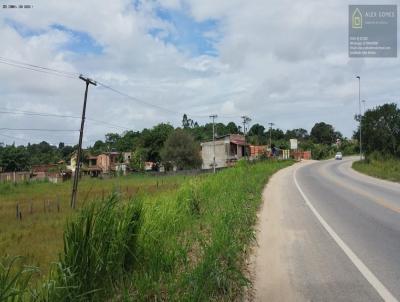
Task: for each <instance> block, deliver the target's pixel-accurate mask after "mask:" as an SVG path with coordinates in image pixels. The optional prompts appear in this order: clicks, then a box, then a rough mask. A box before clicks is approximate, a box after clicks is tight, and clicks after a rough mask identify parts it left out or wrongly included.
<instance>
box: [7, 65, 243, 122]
mask: <svg viewBox="0 0 400 302" xmlns="http://www.w3.org/2000/svg"><path fill="white" fill-rule="evenodd" d="M0 64H6V65H9V66H13V67H17V68H22V69H26V70H31V71H36V72H41V73H45V74H50V75H54V76H60V77H65V78H70V79H79V75H80V74H79V73H75V72H69V71H63V70H58V69H54V68H49V67H43V66H39V65H35V64H30V63H25V62H21V61H17V60H13V59H8V58H4V57H0ZM96 82H97V83H98V84H99V86H102V87H104V88H106V89H108V90H111V91H113V92H114V93H117V94H119V95H121V96H123V97H125V98H128V99H131V100H133V101H135V102H137V103H141V104H143V105H146V106H150V107H154V108H157V109H159V110H162V111H165V112H169V113H172V114H179V115H183V114H185V112H180V111H175V110H171V109H168V108H166V107H162V106H159V105H156V104H152V103H149V102H146V101H143V100H141V99H139V98H137V97H134V96H131V95H129V94H127V93H124V92H122V91H120V90H118V89H116V88H113V87H111V86H110V85H107V84H105V83H102V82H99V81H96ZM188 115H190V116H191V117H195V118H208V117H209V116H208V115H197V114H188ZM219 117H220V118H239V117H240V116H239V115H238V116H227V115H219ZM92 120H93V119H92ZM93 121H94V120H93ZM98 122H101V123H104V122H103V121H98ZM118 127H120V126H118ZM121 128H127V127H121Z"/></svg>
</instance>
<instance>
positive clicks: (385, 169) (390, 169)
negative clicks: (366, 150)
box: [352, 159, 400, 182]
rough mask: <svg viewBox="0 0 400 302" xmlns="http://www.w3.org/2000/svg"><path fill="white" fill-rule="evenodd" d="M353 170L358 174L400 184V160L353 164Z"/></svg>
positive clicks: (371, 160)
mask: <svg viewBox="0 0 400 302" xmlns="http://www.w3.org/2000/svg"><path fill="white" fill-rule="evenodd" d="M352 167H353V169H354V170H357V171H358V172H361V173H364V174H367V175H370V176H373V177H377V178H381V179H386V180H390V181H395V182H400V160H396V159H368V160H365V161H356V162H354V163H353V166H352Z"/></svg>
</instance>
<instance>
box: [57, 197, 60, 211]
mask: <svg viewBox="0 0 400 302" xmlns="http://www.w3.org/2000/svg"><path fill="white" fill-rule="evenodd" d="M57 212H58V213H60V196H58V195H57Z"/></svg>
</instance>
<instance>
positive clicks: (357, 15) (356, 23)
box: [351, 8, 362, 28]
mask: <svg viewBox="0 0 400 302" xmlns="http://www.w3.org/2000/svg"><path fill="white" fill-rule="evenodd" d="M351 27H352V28H362V14H361V12H360V10H359V9H358V8H356V9H355V10H354V12H353V15H352V18H351Z"/></svg>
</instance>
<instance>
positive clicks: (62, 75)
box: [0, 60, 77, 79]
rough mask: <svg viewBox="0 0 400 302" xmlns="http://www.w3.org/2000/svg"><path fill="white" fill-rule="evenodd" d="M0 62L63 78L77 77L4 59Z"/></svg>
mask: <svg viewBox="0 0 400 302" xmlns="http://www.w3.org/2000/svg"><path fill="white" fill-rule="evenodd" d="M0 64H5V65H9V66H14V67H17V68H22V69H27V70H31V71H36V72H41V73H45V74H50V75H54V76H58V77H63V78H69V79H77V78H76V77H73V76H69V75H66V74H61V73H56V72H49V71H46V70H41V69H37V68H32V67H27V66H23V65H18V64H13V63H9V62H5V61H2V60H0Z"/></svg>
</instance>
